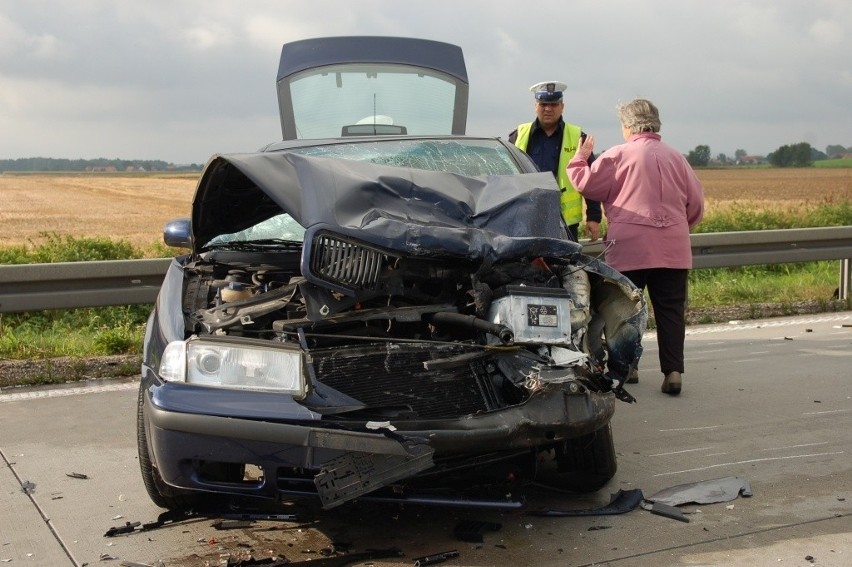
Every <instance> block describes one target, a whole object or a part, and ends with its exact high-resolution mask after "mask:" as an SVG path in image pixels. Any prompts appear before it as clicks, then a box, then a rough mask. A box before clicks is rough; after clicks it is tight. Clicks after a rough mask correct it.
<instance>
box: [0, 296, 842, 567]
mask: <svg viewBox="0 0 852 567" xmlns="http://www.w3.org/2000/svg"><path fill="white" fill-rule="evenodd" d="M645 345H646V355H645V357H644V358H643V367H642V368H641V369H640V383H639V384H638V385H635V386H633V387H631V388H630V391H631V392H632V393H633V394H634V395H635V396H636V398H637V399H638V403H637V404H633V405H627V404H621V403H620V404H619V406H618V408H617V410H616V415H615V418H614V420H613V429H614V432H615V443H616V448H617V450H618V452H619V471H618V474H617V475H616V477H615V478H614V479H613V480H612V481H611V482H610V484H609V485H608V486H607V487H605V488H604V489H603V490H601V491H599V492H597V493H595V494H591V495H584V496H576V495H568V494H559V493H554V492H549V491H543V490H535V489H531V490H530V492H529V494H527V495H526V496H527V505H526V508H525V509H524V510H540V509H550V510H577V509H588V508H592V509H595V508H598V507H600V506H603V505H605V504H607V503H608V502H609V500H610V495H611V494H613V493H616V492H617V491H619V490H629V489H637V488H638V489H641V490H642V492H643V494H644V495H645V496H646V497H650V496H653V495H654V494H656V493H657V492H658V491H660V490H663V489H666V488H670V487H674V486H678V485H682V484H691V483H698V482H703V481H716V480H718V479H721V478H725V477H730V476H733V477H736V478H737V479H740V480H742V481H746V482H747V483H748V485H749V486H750V488H751V493H752V496H751V497H745V496H744V495H739V496H736V497H735V498H734V499H732V500H726V501H722V502H714V503H709V504H700V505H696V504H685V505H682V506H680V507H679V508H680V509H682V511H684V512H685V513H686V514H685V516H686V518H687V519H688V520H689V522H688V523H687V522H682V521H676V520H673V519H671V518H669V517H665V516H660V515H656V514H652V513H651V512H649V511H646V510H644V509H642V508H636V509H634V510H632V511H630V512H627V513H624V514H618V515H594V516H581V517H538V516H531V515H527V514H525V513H524V510H521V511H514V512H501V511H496V510H482V509H479V510H469V509H463V508H424V507H417V506H407V507H405V508H398V507H395V506H394V507H391V506H387V505H378V504H366V503H356V504H353V505H351V506H347V507H344V508H343V509H337V510H334V511H329V512H321V511H319V510H317V509H314V508H310V507H304V506H302V507H298V508H293V509H287V510H282V512H284V513H292V514H295V515H297V520H295V521H278V520H276V521H270V520H263V521H254V522H251V523H250V524H249V525H246V526H243V527H237V528H235V529H228V530H219V529H216V528H215V527H214V526H213V523H214V521H213V520H212V519H211V518H195V519H190V520H186V521H181V522H174V523H171V524H167V525H165V526H164V527H161V528H159V529H154V530H145V531H141V530H139V529H138V528H137V530H135V531H134V532H133V533H129V534H126V535H120V536H116V537H105V533H106V531H107V530H108V529H109V528H111V527H120V526H123V525H125V523H126V522H141V523H147V522H152V521H155V520H156V519H157V518H158V515H159V513H160V512H161V510H160V509H158V508H156V507H155V506H154V505H153V504H151V503H150V502H149V500H148V498H147V496H146V494H145V491H144V488H143V486H142V482H141V478H140V476H139V471H138V463H137V460H136V449H135V442H136V437H135V411H136V410H135V404H136V384H135V383H132V382H120V381H105V382H99V383H98V384H86V385H81V384H74V385H71V386H69V387H66V388H61V389H58V388H55V387H54V388H53V389H35V390H21V389H13V390H5V391H2V392H0V459H2V462H0V562H3V563H8V564H9V565H11V566H13V567H14V566H15V565H39V566H51V567H52V566H57V567H65V566H74V567H81V566H83V565H95V564H105V565H109V564H113V565H131V566H134V565H158V561H161V562H162V565H164V566H165V567H169V566H174V565H186V566H203V565H225V564H226V563H227V561H228V557H229V556H230V557H231V558H232V559H231V561H232V562H233V561H234V560H235V558H237V557H240V555H239V554H242V557H243V559H245V558H247V557H248V556H249V554H251V555H252V556H253V557H254V558H255V559H256V560H257V559H263V558H269V557H277V558H283V557H286V558H287V559H289V560H290V561H292V562H300V561H306V560H309V559H310V560H312V562H311V563H312V564H313V565H324V564H323V563H322V562H319V560H320V559H321V558H322V557H323V555H322V553H321V552H322V551H323V550H324V549H329V548H330V547H331V546H332V545H335V546H336V549H341V548H343V547H345V545H344V544H348V545H349V546H350V548H349V549H350V553H359V552H364V551H365V550H368V549H388V548H398V549H399V550H401V551H402V552H403V553H404V557H398V558H392V559H375V560H372V561H370V562H368V561H362V562H359V563H353V564H355V565H368V564H372V565H377V566H396V565H413V564H414V559H415V558H418V557H422V556H426V555H431V554H436V553H440V552H446V551H454V552H457V553H458V556H457V557H454V558H450V559H448V560H447V561H446V563H445V564H446V565H470V566H473V565H507V564H514V565H545V566H549V565H554V566H555V565H574V566H576V565H615V566H628V565H629V566H640V567H641V566H655V567H659V566H666V565H749V566H761V565H773V566H778V565H783V566H786V567H790V566H800V565H801V566H812V565H816V566H846V565H852V312H844V313H835V314H824V315H809V316H800V317H791V318H779V319H770V320H766V321H748V322H743V323H739V324H737V323H732V324H727V325H713V326H695V327H690V329H689V330H688V335H687V372H686V374H685V375H684V390H683V393H682V394H681V396H679V397H677V398H672V397H669V396H666V395H664V394H662V393H660V391H659V386H660V381H661V375H660V374H659V366H658V365H657V361H656V359H657V351H656V346H655V338H654V335H653V334H649V335H647V336H646V340H645ZM83 477H85V478H83ZM462 521H476V522H479V521H481V522H485V524H482V525H484V526H486V529H484V531H482V539H483V541H482V543H468V542H464V541H460V540H459V539H457V538H456V537H455V536H454V535H453V529H454V528H455V527H456V526H457V525H459V523H460V522H462ZM498 526H499V529H495V528H497V527H498Z"/></svg>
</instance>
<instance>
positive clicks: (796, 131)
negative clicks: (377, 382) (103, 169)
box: [0, 0, 852, 163]
mask: <svg viewBox="0 0 852 567" xmlns="http://www.w3.org/2000/svg"><path fill="white" fill-rule="evenodd" d="M849 22H852V4H850V3H849V2H847V1H846V0H816V1H814V0H809V1H805V0H802V1H799V0H780V1H774V2H769V1H759V0H753V1H744V0H731V1H729V2H716V3H709V4H708V3H699V2H694V1H686V0H660V1H655V2H636V1H631V0H611V1H609V2H586V3H582V4H575V3H566V2H560V1H554V0H538V1H537V2H534V3H512V4H506V3H495V2H493V1H492V0H465V1H464V2H457V1H455V0H431V1H430V2H428V3H412V2H400V1H394V0H361V1H355V0H324V1H322V2H295V1H282V0H277V1H269V0H263V1H252V2H239V1H236V0H206V1H204V2H202V1H200V0H182V1H180V2H170V1H166V0H149V1H148V2H133V1H129V0H116V1H111V2H106V1H103V0H75V2H60V1H59V0H30V1H28V2H19V1H18V0H0V129H2V131H3V133H4V136H2V137H0V158H18V157H31V156H46V157H67V158H95V157H121V158H125V159H132V158H139V159H164V160H167V161H173V162H176V163H190V162H195V163H200V162H204V161H205V160H206V159H207V158H208V157H209V156H210V155H211V154H213V153H216V152H232V151H250V150H253V149H256V148H258V147H260V146H261V145H263V144H265V143H267V142H270V141H274V140H276V139H278V138H279V137H280V126H279V122H278V114H277V106H276V104H277V103H276V95H275V73H276V71H277V66H278V55H279V53H280V50H281V45H282V44H284V43H286V42H289V41H294V40H298V39H304V38H307V37H318V36H332V35H402V36H412V37H423V38H428V39H436V40H439V41H446V42H449V43H453V44H456V45H459V46H461V47H462V49H463V51H464V53H465V57H466V60H467V67H468V74H469V76H470V80H471V89H470V93H471V105H470V113H469V119H468V131H469V132H470V133H472V134H477V135H490V136H505V135H506V134H508V132H509V131H511V130H512V129H513V128H514V126H515V125H517V124H518V123H519V122H523V121H527V120H529V119H530V118H531V116H532V99H531V96H530V94H529V91H528V90H527V89H528V87H529V85H531V84H533V83H536V82H538V81H541V80H561V81H564V82H566V83H567V84H568V86H569V87H568V91H567V93H566V111H565V116H566V119H568V120H570V121H572V122H576V123H578V124H581V125H582V126H583V128H584V129H585V130H586V131H587V132H592V133H594V134H595V135H596V136H597V138H598V145H599V147H600V148H604V147H608V146H610V145H613V144H616V143H619V142H620V141H621V140H620V129H619V128H618V124H617V122H616V119H615V113H614V107H615V104H616V103H618V102H620V101H625V100H629V99H631V98H633V97H636V96H643V97H647V98H650V99H651V100H653V101H654V102H656V103H657V104H658V106H659V107H660V111H661V114H662V120H663V131H662V134H663V136H664V138H665V139H666V140H667V141H668V142H669V143H671V144H673V145H674V146H675V147H677V148H678V149H680V150H681V151H683V152H684V153H686V152H688V151H689V150H690V149H692V148H694V147H695V146H696V145H699V144H707V145H709V146H710V148H711V151H712V153H713V154H714V155H715V154H717V153H727V154H733V152H734V150H735V149H738V148H743V149H746V150H747V151H748V152H750V153H764V154H765V153H767V152H770V151H772V150H774V149H775V148H777V147H778V146H780V145H782V144H792V143H797V142H802V141H806V142H810V143H811V144H812V145H814V146H815V147H817V148H818V149H824V148H825V146H826V145H828V144H843V145H847V146H848V145H852V134H850V133H849V125H850V124H852V110H850V104H849V102H848V101H850V100H852V73H850V70H849V65H848V53H849V52H850V51H852V49H850V48H852V36H851V35H850V33H852V32H851V31H850V27H849Z"/></svg>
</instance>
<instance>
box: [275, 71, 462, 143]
mask: <svg viewBox="0 0 852 567" xmlns="http://www.w3.org/2000/svg"><path fill="white" fill-rule="evenodd" d="M290 93H291V96H292V100H293V114H294V118H295V121H296V130H297V134H298V137H299V138H337V137H339V136H347V135H350V136H351V135H357V136H363V135H374V134H414V135H417V134H432V135H435V134H451V133H452V127H453V108H454V104H455V97H456V86H455V83H454V82H453V81H452V80H450V78H449V77H447V76H446V75H444V74H442V73H439V72H437V71H431V72H430V71H429V70H428V69H422V68H412V67H410V66H407V65H376V64H371V65H358V64H344V65H328V66H325V67H321V68H319V69H309V70H307V71H304V72H302V73H300V74H298V75H295V76H294V77H293V79H292V80H291V81H290Z"/></svg>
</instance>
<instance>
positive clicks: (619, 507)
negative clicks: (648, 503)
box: [527, 488, 642, 517]
mask: <svg viewBox="0 0 852 567" xmlns="http://www.w3.org/2000/svg"><path fill="white" fill-rule="evenodd" d="M640 502H642V491H641V490H640V489H638V488H634V489H631V490H619V491H618V492H616V493H615V494H611V495H610V501H609V504H607V505H606V506H604V507H602V508H585V509H581V510H532V511H530V512H527V514H528V515H530V516H551V517H568V516H608V515H613V514H624V513H625V512H629V511H631V510H633V509H635V508H636V507H637V506H639V504H640Z"/></svg>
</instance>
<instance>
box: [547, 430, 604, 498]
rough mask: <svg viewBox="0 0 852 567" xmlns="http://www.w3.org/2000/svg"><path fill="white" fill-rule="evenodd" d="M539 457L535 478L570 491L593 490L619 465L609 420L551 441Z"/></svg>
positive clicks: (599, 486) (602, 483) (601, 484)
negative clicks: (571, 436) (594, 428)
mask: <svg viewBox="0 0 852 567" xmlns="http://www.w3.org/2000/svg"><path fill="white" fill-rule="evenodd" d="M542 457H543V458H540V459H539V469H538V473H537V474H536V480H537V481H538V482H540V483H542V484H545V485H548V486H552V487H554V488H559V489H563V490H570V491H572V492H594V491H595V490H598V489H600V488H601V487H603V486H604V485H605V484H606V483H607V482H609V481H610V480H611V479H612V477H614V476H615V472H616V470H617V469H618V464H617V462H616V458H615V445H614V444H613V441H612V427H611V426H610V425H609V424H607V425H605V426H604V427H601V428H600V429H598V430H597V431H594V432H592V433H589V434H587V435H583V436H581V437H577V438H576V439H569V440H566V441H563V442H561V443H558V444H556V445H553V446H552V447H551V448H550V449H549V450H548V451H545V452H543V453H542Z"/></svg>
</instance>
